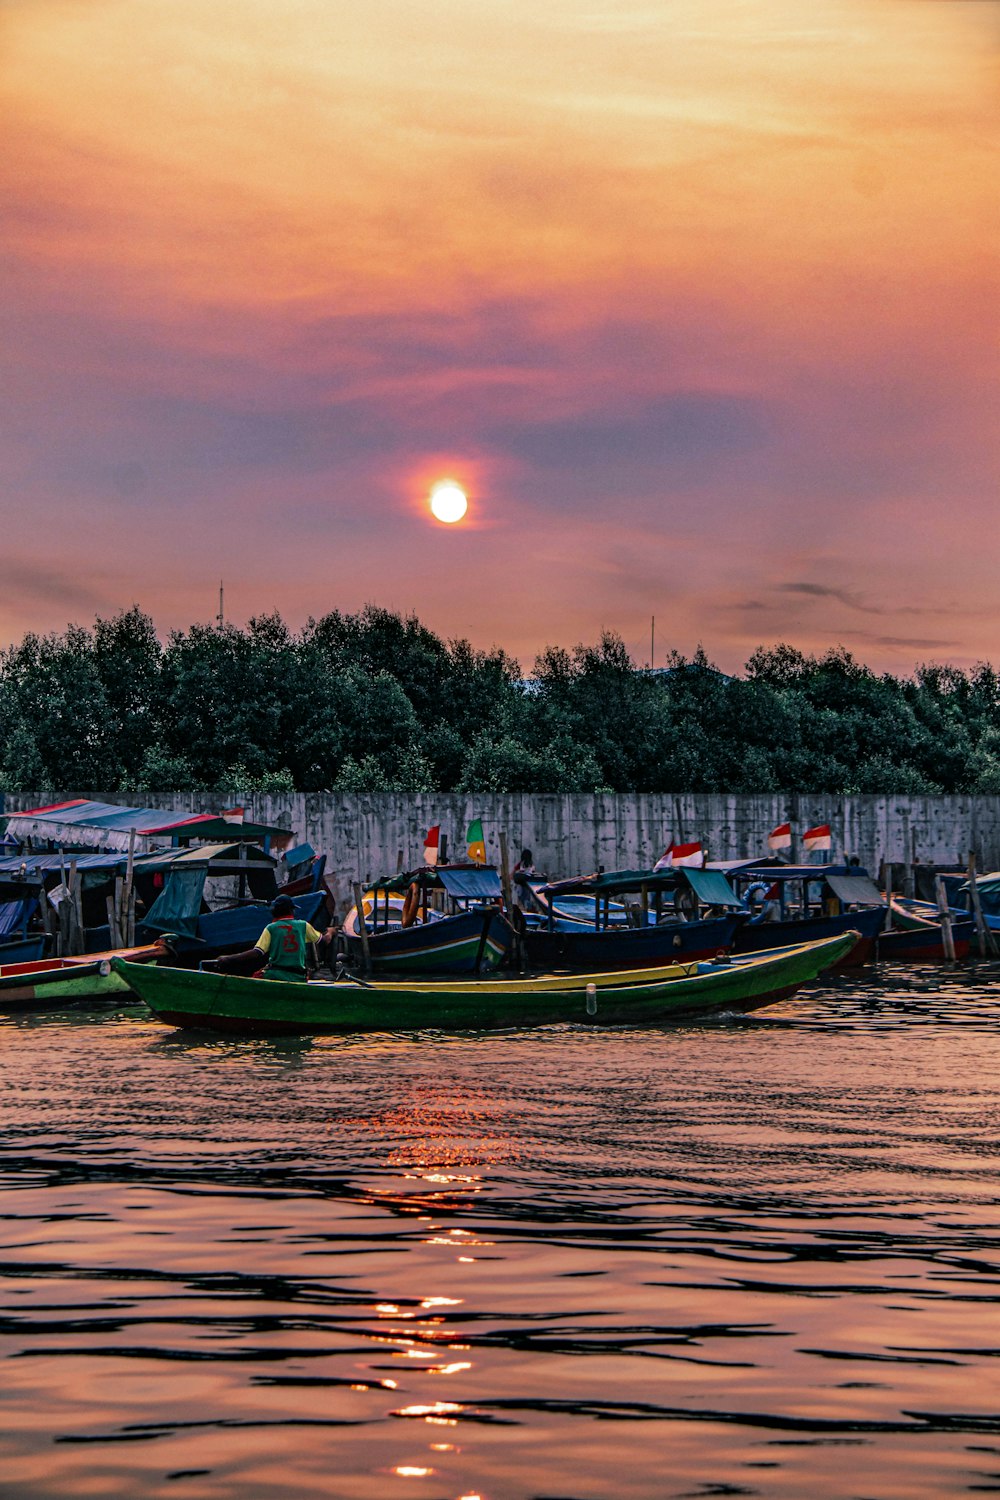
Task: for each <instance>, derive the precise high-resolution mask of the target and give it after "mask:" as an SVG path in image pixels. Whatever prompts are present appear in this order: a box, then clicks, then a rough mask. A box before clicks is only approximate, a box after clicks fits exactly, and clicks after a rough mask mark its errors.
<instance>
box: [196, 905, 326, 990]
mask: <svg viewBox="0 0 1000 1500" xmlns="http://www.w3.org/2000/svg"><path fill="white" fill-rule="evenodd" d="M271 917H272V919H273V920H272V921H270V922H268V924H267V926H266V927H265V928H264V931H263V932H262V933H261V935H260V937H259V938H258V939H257V941H256V943H254V945H253V947H252V948H248V949H247V950H246V951H245V952H243V953H232V954H230V955H229V956H228V957H226V958H209V959H205V961H204V962H203V963H202V965H201V967H202V968H203V969H206V970H208V971H209V972H210V973H215V974H243V975H250V974H259V973H260V972H261V970H263V978H264V979H284V980H286V981H292V982H293V983H294V982H296V981H302V980H306V979H308V977H309V974H308V970H309V969H310V968H314V967H315V963H316V960H315V957H314V956H311V955H310V953H309V949H310V948H312V947H314V946H316V945H320V944H322V945H326V944H329V943H330V942H331V941H332V939H333V938H334V937H335V936H336V928H334V927H328V928H327V930H326V931H325V932H317V931H316V929H315V927H313V926H312V925H311V924H310V923H309V922H304V921H302V919H301V918H300V917H296V915H295V904H294V902H293V901H292V898H291V896H277V897H276V898H275V899H274V901H272V903H271Z"/></svg>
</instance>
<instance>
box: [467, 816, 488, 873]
mask: <svg viewBox="0 0 1000 1500" xmlns="http://www.w3.org/2000/svg"><path fill="white" fill-rule="evenodd" d="M465 842H466V844H467V845H468V851H469V858H470V859H471V860H472V863H473V864H475V865H484V864H485V863H486V840H485V839H484V838H483V825H482V823H481V822H480V821H479V819H478V818H475V819H474V820H473V821H472V822H471V823H470V824H469V826H468V829H467V830H466V834H465Z"/></svg>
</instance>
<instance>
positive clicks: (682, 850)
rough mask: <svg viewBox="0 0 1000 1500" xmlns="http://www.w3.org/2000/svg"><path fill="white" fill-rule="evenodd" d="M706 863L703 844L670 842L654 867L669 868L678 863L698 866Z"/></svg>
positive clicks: (655, 868)
mask: <svg viewBox="0 0 1000 1500" xmlns="http://www.w3.org/2000/svg"><path fill="white" fill-rule="evenodd" d="M704 863H705V853H704V850H703V849H702V847H701V844H699V843H693V844H668V845H667V848H666V850H665V852H664V853H663V854H661V856H660V858H659V859H658V860H657V861H656V864H655V865H654V866H653V869H654V870H669V869H671V868H673V867H675V866H677V865H691V866H696V867H698V866H701V865H703V864H704Z"/></svg>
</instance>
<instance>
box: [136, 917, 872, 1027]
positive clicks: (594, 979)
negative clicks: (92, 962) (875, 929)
mask: <svg viewBox="0 0 1000 1500" xmlns="http://www.w3.org/2000/svg"><path fill="white" fill-rule="evenodd" d="M855 941H856V935H855V934H854V933H847V934H844V935H842V936H840V937H837V938H832V939H830V940H828V941H826V942H823V943H805V944H797V945H795V946H793V947H790V948H784V949H780V950H776V951H774V952H769V953H757V954H751V955H748V956H747V957H745V958H743V959H737V960H732V961H727V962H725V963H715V964H702V965H698V964H673V965H668V966H666V967H664V968H660V969H655V970H646V971H636V972H635V973H632V972H629V973H624V974H623V973H621V972H611V973H602V974H592V975H586V976H572V975H550V976H542V977H540V978H537V979H488V980H478V981H477V980H468V981H465V982H461V981H446V980H443V981H437V982H434V981H430V980H427V981H414V980H410V981H397V982H395V983H390V982H389V981H381V982H375V983H373V984H362V983H359V982H356V981H345V980H338V981H327V982H323V981H314V982H312V983H309V984H287V983H280V982H278V981H276V980H266V979H243V978H239V977H237V976H235V975H221V974H213V973H198V972H194V971H190V970H181V969H161V968H155V969H154V968H142V967H140V968H138V969H134V967H133V966H132V965H130V964H129V963H127V962H125V961H123V960H120V959H115V960H114V968H115V970H116V972H117V973H119V974H120V975H121V976H122V978H123V979H125V980H126V981H127V982H128V983H129V985H130V986H131V988H132V989H134V990H135V992H136V993H137V994H139V995H140V996H141V998H142V999H143V1000H144V1001H145V1002H146V1004H147V1005H148V1006H149V1008H150V1010H151V1011H152V1012H153V1014H154V1015H156V1016H157V1017H158V1018H159V1019H160V1020H161V1021H163V1022H165V1023H166V1024H167V1025H169V1026H180V1027H188V1028H194V1029H198V1030H208V1031H216V1032H235V1033H238V1034H240V1035H247V1036H251V1035H272V1036H274V1035H312V1034H317V1033H323V1032H335V1033H350V1032H420V1031H426V1030H439V1031H491V1030H503V1029H508V1028H515V1027H531V1026H545V1025H553V1024H559V1023H581V1024H592V1025H599V1026H616V1025H641V1024H648V1023H658V1022H663V1021H671V1020H676V1019H683V1018H687V1017H691V1016H697V1015H707V1014H711V1013H713V1012H718V1011H750V1010H756V1009H758V1008H760V1007H761V1006H765V1005H771V1004H773V1003H774V1002H775V1001H776V1000H780V999H783V998H784V997H786V996H788V995H791V994H794V992H795V991H796V990H797V989H798V988H799V987H800V986H801V985H803V984H806V983H808V982H809V981H810V980H812V979H815V978H816V977H817V976H818V975H819V974H821V973H823V972H825V971H826V970H827V969H829V968H831V967H832V966H834V965H835V964H836V963H837V962H838V961H839V959H840V958H841V957H842V956H843V954H844V953H845V952H847V950H848V949H849V948H850V947H852V946H853V944H854V942H855Z"/></svg>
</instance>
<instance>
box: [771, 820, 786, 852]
mask: <svg viewBox="0 0 1000 1500" xmlns="http://www.w3.org/2000/svg"><path fill="white" fill-rule="evenodd" d="M767 847H768V848H769V849H771V850H774V849H790V848H791V847H792V825H791V823H779V824H778V826H777V828H773V829H772V830H771V832H770V833H769V834H768V836H767Z"/></svg>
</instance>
